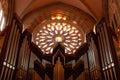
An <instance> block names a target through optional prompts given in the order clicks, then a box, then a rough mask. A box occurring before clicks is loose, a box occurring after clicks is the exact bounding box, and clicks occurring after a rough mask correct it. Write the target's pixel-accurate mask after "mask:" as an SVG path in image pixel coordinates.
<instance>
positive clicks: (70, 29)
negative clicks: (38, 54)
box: [35, 17, 82, 54]
mask: <svg viewBox="0 0 120 80" xmlns="http://www.w3.org/2000/svg"><path fill="white" fill-rule="evenodd" d="M60 18H61V17H58V19H60ZM53 19H54V17H53ZM81 41H82V40H81V34H80V32H79V30H78V29H77V28H76V27H75V26H72V25H70V24H68V23H65V22H64V23H60V22H54V23H53V22H52V23H49V24H46V25H44V26H43V27H42V28H41V29H40V30H39V31H38V32H37V33H36V38H35V42H36V45H38V46H39V48H41V50H42V51H43V52H44V53H45V54H50V53H52V51H53V48H54V47H55V46H56V45H57V43H60V44H62V45H63V46H64V47H65V53H67V54H74V53H75V51H76V49H78V48H79V46H80V45H81Z"/></svg>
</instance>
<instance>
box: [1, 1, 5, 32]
mask: <svg viewBox="0 0 120 80" xmlns="http://www.w3.org/2000/svg"><path fill="white" fill-rule="evenodd" d="M4 28H5V17H4V11H3V8H2V5H1V3H0V32H1V31H3V29H4Z"/></svg>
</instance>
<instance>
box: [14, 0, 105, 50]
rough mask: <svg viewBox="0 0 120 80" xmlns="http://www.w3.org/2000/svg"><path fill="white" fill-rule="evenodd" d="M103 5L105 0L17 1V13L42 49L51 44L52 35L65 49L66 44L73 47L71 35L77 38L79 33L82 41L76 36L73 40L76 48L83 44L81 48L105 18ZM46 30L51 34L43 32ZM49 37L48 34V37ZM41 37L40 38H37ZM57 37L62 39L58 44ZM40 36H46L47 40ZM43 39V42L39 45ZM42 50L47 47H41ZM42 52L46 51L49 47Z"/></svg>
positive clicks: (24, 27)
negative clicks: (91, 32)
mask: <svg viewBox="0 0 120 80" xmlns="http://www.w3.org/2000/svg"><path fill="white" fill-rule="evenodd" d="M103 3H104V2H103V0H15V12H16V13H17V15H18V16H19V17H20V19H21V20H22V22H23V29H26V28H27V29H28V30H29V32H31V33H32V36H33V42H35V43H36V45H38V46H40V47H41V45H42V44H41V43H48V42H49V41H50V39H49V37H50V34H53V35H54V36H53V35H51V37H52V39H51V41H52V42H55V43H56V42H58V41H59V40H61V42H62V43H63V45H64V46H65V43H67V44H66V46H68V45H69V46H70V43H72V37H71V36H72V34H73V35H78V33H77V32H78V31H79V35H80V38H79V39H80V41H77V40H78V39H77V38H78V37H77V36H74V39H76V40H74V39H73V41H75V43H74V44H73V45H78V44H79V43H80V45H79V46H81V45H82V44H83V43H84V42H86V39H85V38H86V34H87V33H89V32H90V31H92V30H93V28H94V26H95V25H96V24H97V23H98V22H99V21H100V20H101V19H102V17H103V16H104V13H103V12H104V9H103V8H104V7H103ZM53 22H54V25H53ZM63 24H65V25H63ZM66 24H67V25H66ZM69 25H71V26H72V27H70V26H69ZM61 26H62V27H61ZM45 28H46V29H48V31H46V30H44V29H45ZM60 28H61V29H60ZM41 29H42V30H41ZM75 29H76V30H75ZM62 30H63V31H62ZM77 30H78V31H77ZM40 32H41V33H40ZM44 33H46V34H44ZM68 33H69V34H70V35H67V36H68V37H70V39H67V38H66V34H68ZM43 34H44V35H43ZM47 34H49V35H48V36H47ZM38 35H40V36H39V37H38ZM45 35H46V36H45ZM58 36H59V40H58V41H56V38H58ZM61 36H62V37H61ZM40 37H42V38H43V37H44V41H43V40H42V39H41V38H40ZM53 38H55V39H53ZM61 38H63V39H61ZM41 40H42V42H40V41H41ZM52 42H50V44H51V43H52ZM40 44H41V45H40ZM47 45H48V44H47ZM79 46H78V47H79ZM42 47H44V46H43V45H42ZM45 47H46V44H45ZM53 47H54V45H53V46H52V48H53ZM52 48H51V50H52ZM68 48H69V47H68ZM41 49H42V48H41ZM48 49H49V48H48ZM42 50H43V52H44V50H46V48H43V49H42ZM65 50H67V47H66V49H65ZM68 50H70V51H71V50H72V49H71V48H69V49H68ZM76 50H77V49H76Z"/></svg>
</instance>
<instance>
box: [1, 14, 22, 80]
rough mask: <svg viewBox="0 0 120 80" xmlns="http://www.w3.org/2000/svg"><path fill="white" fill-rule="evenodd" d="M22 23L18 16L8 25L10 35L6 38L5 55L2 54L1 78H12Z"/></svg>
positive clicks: (9, 79)
mask: <svg viewBox="0 0 120 80" xmlns="http://www.w3.org/2000/svg"><path fill="white" fill-rule="evenodd" d="M21 32H22V25H21V23H20V22H19V21H18V18H17V17H16V16H14V17H13V19H12V25H11V26H10V25H9V26H8V35H7V37H6V38H5V39H7V40H6V45H4V48H3V49H4V51H3V52H4V55H2V56H1V57H2V66H1V75H0V80H12V78H13V74H14V72H15V69H16V62H17V56H18V49H19V44H20V36H21ZM1 54H2V53H1Z"/></svg>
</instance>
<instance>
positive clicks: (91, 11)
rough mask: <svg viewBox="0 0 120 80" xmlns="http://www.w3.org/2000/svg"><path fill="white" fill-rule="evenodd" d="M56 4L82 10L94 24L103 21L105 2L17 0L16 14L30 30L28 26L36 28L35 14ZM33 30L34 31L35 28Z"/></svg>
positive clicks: (86, 0)
mask: <svg viewBox="0 0 120 80" xmlns="http://www.w3.org/2000/svg"><path fill="white" fill-rule="evenodd" d="M56 3H62V4H64V5H69V6H72V7H74V8H76V9H78V10H80V11H81V12H83V15H84V14H87V16H88V19H89V18H92V19H93V20H94V22H93V24H95V23H97V22H99V20H101V18H102V17H103V12H104V11H103V10H104V9H103V0H15V12H16V13H17V14H18V16H19V17H20V18H21V19H22V20H23V23H24V25H25V26H27V28H28V26H36V25H35V24H36V23H35V22H36V20H37V19H35V18H33V17H31V16H34V17H35V15H36V14H34V15H33V13H34V12H36V11H38V10H40V9H44V8H49V7H50V6H52V5H55V4H56ZM64 5H61V6H64ZM53 7H56V6H53ZM63 8H64V7H63ZM71 11H72V10H71ZM48 13H49V12H48ZM70 13H71V12H70ZM39 14H40V13H39ZM75 15H76V14H75ZM77 16H78V15H77ZM85 16H86V15H85ZM36 17H38V16H36ZM39 18H40V17H39ZM30 19H33V21H31V20H30ZM85 20H86V19H85ZM34 21H35V22H34ZM39 23H40V22H39ZM92 26H93V25H92ZM31 29H32V30H33V29H34V28H31Z"/></svg>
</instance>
